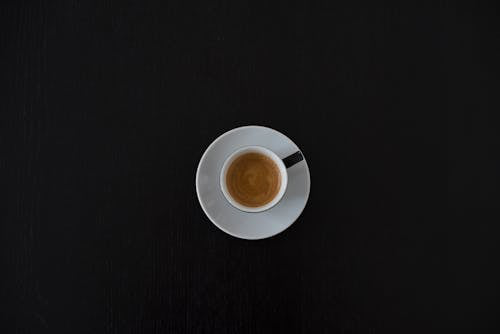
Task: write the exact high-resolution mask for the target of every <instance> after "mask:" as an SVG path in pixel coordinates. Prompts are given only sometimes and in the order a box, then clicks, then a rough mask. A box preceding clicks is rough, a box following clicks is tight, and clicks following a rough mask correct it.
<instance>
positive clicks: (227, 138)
mask: <svg viewBox="0 0 500 334" xmlns="http://www.w3.org/2000/svg"><path fill="white" fill-rule="evenodd" d="M251 145H258V146H263V147H265V148H268V149H270V150H271V151H273V152H275V153H276V154H277V155H278V156H279V157H281V158H284V157H287V156H288V155H290V154H292V153H294V152H296V151H299V148H298V146H297V145H295V143H294V142H292V141H291V140H290V139H289V138H288V137H286V136H285V135H284V134H282V133H280V132H278V131H276V130H273V129H270V128H266V127H263V126H243V127H240V128H236V129H233V130H230V131H228V132H226V133H224V134H223V135H221V136H220V137H218V138H217V139H215V140H214V141H213V142H212V144H210V146H208V148H207V150H206V151H205V153H204V154H203V156H202V157H201V160H200V163H199V165H198V170H197V171H196V193H197V195H198V200H199V201H200V205H201V207H202V208H203V211H204V212H205V214H206V215H207V216H208V218H209V219H210V220H211V221H212V223H214V224H215V226H217V227H218V228H220V229H221V230H222V231H224V232H226V233H228V234H230V235H232V236H235V237H238V238H242V239H251V240H256V239H263V238H268V237H272V236H273V235H276V234H278V233H280V232H283V231H284V230H285V229H286V228H288V227H289V226H290V225H292V224H293V223H294V222H295V220H296V219H297V218H298V217H299V216H300V214H301V213H302V210H304V207H305V206H306V203H307V199H308V197H309V189H310V184H311V180H310V175H309V168H308V166H307V162H306V159H305V157H304V160H302V161H300V162H299V163H297V164H295V165H293V166H292V167H290V168H288V186H287V189H286V192H285V195H284V196H283V198H282V199H281V201H280V202H279V203H278V204H276V205H275V206H274V207H272V208H271V209H269V210H266V211H263V212H259V213H249V212H243V211H240V210H238V209H236V208H235V207H233V206H232V205H231V204H230V203H229V202H228V201H227V200H226V198H225V197H224V195H223V194H222V191H221V189H220V184H219V177H220V171H221V168H222V164H223V163H224V161H225V160H226V158H227V157H228V156H229V155H230V154H231V153H233V152H234V151H235V150H237V149H238V148H240V147H243V146H251Z"/></svg>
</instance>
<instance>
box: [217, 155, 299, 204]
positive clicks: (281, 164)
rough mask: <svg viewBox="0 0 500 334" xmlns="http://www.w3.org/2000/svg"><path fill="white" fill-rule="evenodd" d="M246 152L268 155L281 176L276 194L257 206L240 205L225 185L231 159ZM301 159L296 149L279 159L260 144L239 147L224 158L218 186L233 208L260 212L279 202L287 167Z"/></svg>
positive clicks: (286, 181) (285, 185) (284, 184)
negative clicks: (268, 200)
mask: <svg viewBox="0 0 500 334" xmlns="http://www.w3.org/2000/svg"><path fill="white" fill-rule="evenodd" d="M247 153H259V154H262V155H264V156H266V157H268V158H269V159H271V160H272V161H273V162H274V163H275V164H276V166H277V167H278V169H279V174H280V178H281V179H280V188H279V190H278V193H277V194H276V196H275V197H274V198H273V199H272V200H271V201H270V202H268V203H266V204H264V205H262V206H258V207H249V206H245V205H242V204H241V203H239V202H238V201H236V200H235V199H234V198H233V197H232V196H231V194H230V193H229V191H228V187H227V180H226V176H227V170H228V168H229V166H231V164H232V163H233V161H234V160H236V159H237V158H238V157H240V156H242V155H243V154H247ZM303 159H304V157H303V156H302V154H301V153H300V151H297V152H295V153H293V154H291V155H289V156H288V157H286V158H284V159H281V158H280V157H279V156H278V155H277V154H276V153H274V152H273V151H271V150H269V149H267V148H265V147H262V146H245V147H242V148H239V149H237V150H236V151H234V152H233V153H231V154H230V155H229V156H228V157H227V158H226V161H224V164H223V165H222V169H221V172H220V188H221V190H222V193H223V194H224V197H225V198H226V199H227V201H228V202H229V203H230V204H231V205H232V206H234V207H235V208H237V209H239V210H241V211H245V212H253V213H256V212H262V211H265V210H269V209H270V208H272V207H273V206H275V205H276V204H278V203H279V201H280V200H281V199H282V198H283V195H284V194H285V192H286V187H287V184H288V172H287V168H289V167H291V166H293V165H295V164H296V163H297V162H299V161H302V160H303Z"/></svg>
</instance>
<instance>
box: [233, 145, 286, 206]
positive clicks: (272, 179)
mask: <svg viewBox="0 0 500 334" xmlns="http://www.w3.org/2000/svg"><path fill="white" fill-rule="evenodd" d="M226 185H227V189H228V191H229V194H230V195H231V196H232V197H233V198H234V199H235V200H236V201H237V202H238V203H240V204H241V205H245V206H248V207H259V206H263V205H266V204H267V203H269V202H271V201H272V200H273V199H274V197H276V195H277V194H278V192H279V190H280V186H281V175H280V170H279V168H278V166H277V165H276V163H275V162H274V161H273V160H272V159H270V158H268V157H267V156H265V155H263V154H260V153H246V154H243V155H241V156H239V157H237V158H236V159H235V160H234V161H233V162H232V163H231V165H230V166H229V168H228V169H227V172H226Z"/></svg>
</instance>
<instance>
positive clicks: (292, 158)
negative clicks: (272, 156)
mask: <svg viewBox="0 0 500 334" xmlns="http://www.w3.org/2000/svg"><path fill="white" fill-rule="evenodd" d="M282 160H283V163H284V164H285V167H286V168H290V167H292V166H293V165H295V164H296V163H298V162H300V161H302V160H304V156H303V155H302V153H301V152H300V151H297V152H295V153H292V154H290V155H289V156H287V157H286V158H283V159H282Z"/></svg>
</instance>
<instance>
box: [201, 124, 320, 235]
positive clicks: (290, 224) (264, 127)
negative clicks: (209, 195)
mask: <svg viewBox="0 0 500 334" xmlns="http://www.w3.org/2000/svg"><path fill="white" fill-rule="evenodd" d="M245 128H263V129H267V130H271V131H275V132H278V133H279V134H281V135H282V136H284V137H285V138H287V139H288V140H289V141H290V142H292V143H293V144H294V145H295V146H296V147H297V149H298V150H299V151H300V152H302V150H301V149H300V148H299V146H298V145H297V144H295V142H294V141H293V140H292V139H290V138H289V137H288V136H287V135H285V134H283V133H282V132H280V131H278V130H275V129H273V128H270V127H267V126H262V125H244V126H239V127H237V128H233V129H231V130H228V131H226V132H224V133H222V134H221V135H219V136H218V137H217V138H215V139H214V140H213V141H212V142H211V143H210V145H208V146H207V148H206V149H205V152H203V155H202V156H201V158H200V161H199V162H198V166H197V168H196V178H195V187H196V197H197V198H198V203H199V204H200V206H201V208H202V210H203V213H205V216H207V217H208V219H209V220H210V221H211V222H212V224H214V225H215V226H217V227H218V228H219V229H220V230H221V231H223V232H225V233H227V234H229V235H231V236H233V237H235V238H239V239H245V240H262V239H267V238H272V237H274V236H275V235H278V234H280V233H281V232H283V231H285V230H286V229H287V228H289V227H290V226H292V225H293V224H294V223H295V222H296V221H297V219H298V218H299V217H300V216H301V215H302V212H304V210H305V208H306V206H307V203H308V202H309V195H310V193H311V173H310V172H309V165H308V164H307V159H306V157H305V154H303V153H302V156H303V157H304V160H303V162H304V163H305V165H306V166H305V167H306V168H305V170H306V174H307V180H308V181H309V182H308V187H307V190H306V193H305V196H304V199H305V201H304V205H303V206H302V208H301V209H300V211H299V212H298V214H297V216H296V217H294V218H293V219H291V220H290V223H289V224H288V225H286V226H285V227H284V228H283V229H281V230H278V231H277V232H275V233H273V234H270V235H266V236H263V237H257V238H253V237H247V236H242V235H237V234H235V233H232V232H230V231H228V230H227V229H225V228H224V227H222V226H221V225H219V224H218V223H217V222H216V221H215V219H213V218H212V217H211V216H210V215H209V214H208V212H207V210H206V209H205V207H204V205H203V203H202V201H201V196H200V192H199V187H198V184H199V177H200V166H201V164H202V163H203V161H204V160H205V157H206V155H207V154H208V152H209V151H210V149H211V148H212V146H214V145H216V144H217V142H218V141H219V140H220V139H221V138H223V137H225V136H228V135H230V134H231V133H233V132H236V131H239V130H243V129H245ZM219 191H221V190H220V189H219ZM272 209H273V208H270V210H272ZM266 211H267V210H266ZM259 213H260V212H256V213H255V214H256V215H258V214H259Z"/></svg>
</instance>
